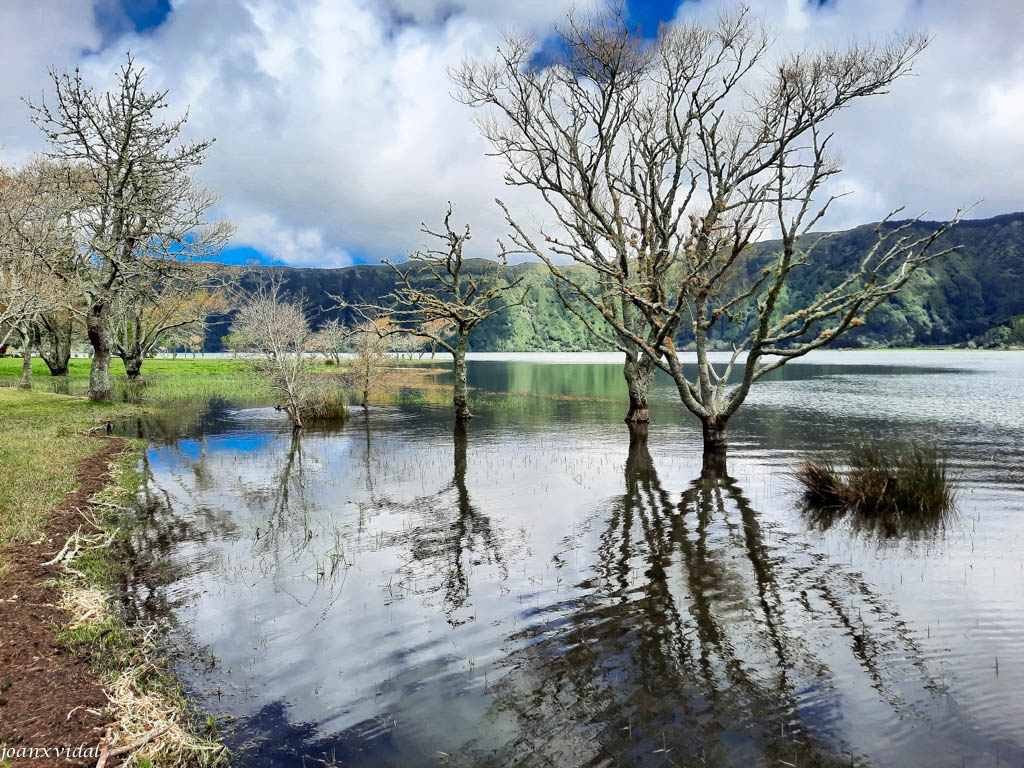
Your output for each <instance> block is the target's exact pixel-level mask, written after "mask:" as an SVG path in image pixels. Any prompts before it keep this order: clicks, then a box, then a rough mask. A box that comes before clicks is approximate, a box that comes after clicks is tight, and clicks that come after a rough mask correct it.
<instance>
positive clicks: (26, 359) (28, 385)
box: [18, 331, 32, 389]
mask: <svg viewBox="0 0 1024 768" xmlns="http://www.w3.org/2000/svg"><path fill="white" fill-rule="evenodd" d="M18 389H32V334H31V333H29V332H27V331H26V332H23V333H22V334H21V383H20V384H19V385H18Z"/></svg>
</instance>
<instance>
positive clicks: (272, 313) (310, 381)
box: [231, 280, 325, 429]
mask: <svg viewBox="0 0 1024 768" xmlns="http://www.w3.org/2000/svg"><path fill="white" fill-rule="evenodd" d="M231 335H232V337H233V338H234V339H235V343H236V344H238V345H239V347H240V348H241V349H244V350H247V351H249V352H251V353H253V354H254V357H253V360H252V363H253V368H254V370H255V371H256V373H257V374H258V375H259V376H261V377H262V378H263V379H265V380H266V381H267V383H268V384H269V385H270V387H271V389H273V390H274V391H275V392H277V393H278V395H279V396H280V399H281V400H282V405H281V406H280V407H282V408H283V410H284V411H285V412H286V413H287V414H288V418H289V419H291V421H292V425H293V426H294V427H295V429H302V427H303V417H304V416H307V415H309V414H310V413H311V412H315V411H316V410H317V408H318V407H319V406H320V405H322V403H323V401H324V399H325V391H324V387H323V386H322V384H321V383H320V382H318V381H317V380H316V378H315V375H314V374H313V372H312V371H311V370H310V354H309V353H310V352H311V350H312V348H313V332H312V330H311V329H310V327H309V320H308V318H307V316H306V308H305V306H304V305H303V302H302V301H287V300H286V299H284V298H283V296H282V292H281V284H280V282H279V281H276V280H272V281H270V282H269V283H263V284H261V285H259V286H258V287H257V288H256V289H255V290H254V291H252V292H251V293H249V294H247V295H245V296H244V297H243V301H242V306H241V308H240V309H239V310H238V313H237V314H236V315H235V319H234V322H233V323H232V324H231Z"/></svg>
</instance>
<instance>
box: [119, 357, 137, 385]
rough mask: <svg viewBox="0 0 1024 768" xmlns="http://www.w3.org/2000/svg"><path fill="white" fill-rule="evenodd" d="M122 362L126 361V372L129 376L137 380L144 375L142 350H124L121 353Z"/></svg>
mask: <svg viewBox="0 0 1024 768" xmlns="http://www.w3.org/2000/svg"><path fill="white" fill-rule="evenodd" d="M119 356H120V358H121V362H123V363H124V372H125V373H126V374H128V378H129V379H131V380H133V381H134V380H136V379H138V378H140V377H141V376H142V352H141V351H139V352H136V351H134V350H133V351H132V352H124V353H122V354H121V355H119Z"/></svg>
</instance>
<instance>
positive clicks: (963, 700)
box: [124, 351, 1024, 766]
mask: <svg viewBox="0 0 1024 768" xmlns="http://www.w3.org/2000/svg"><path fill="white" fill-rule="evenodd" d="M440 382H441V383H444V382H445V379H444V378H443V377H442V378H441V379H440ZM470 386H471V387H473V388H474V391H473V393H472V395H473V403H472V406H473V411H474V413H475V414H476V418H475V419H474V420H473V421H472V422H471V423H470V424H469V425H468V428H466V429H465V430H464V431H460V430H458V429H455V428H454V426H453V423H452V417H451V412H450V409H449V408H445V407H440V406H438V405H432V404H431V403H432V402H434V403H436V402H438V397H437V396H436V394H435V396H433V397H431V396H426V395H424V394H423V393H418V392H417V391H415V390H409V391H406V392H405V393H403V395H402V397H401V398H400V399H397V400H396V401H395V402H394V404H391V405H381V406H376V407H372V408H371V409H370V410H369V412H368V413H366V414H364V413H363V412H362V411H361V410H360V409H358V408H356V409H353V412H352V417H351V418H350V419H349V420H348V421H347V422H346V423H344V424H343V425H339V426H335V427H331V428H316V427H314V428H310V429H307V430H305V431H304V432H303V433H302V435H301V436H300V437H299V438H297V439H293V438H292V435H291V431H290V429H289V427H288V424H287V422H286V420H285V418H284V416H283V414H281V413H278V412H276V411H274V410H273V409H271V408H242V407H236V406H232V404H231V403H225V402H215V403H212V404H211V405H210V406H209V408H207V409H204V410H203V411H201V412H197V413H182V414H181V422H180V423H177V422H174V423H169V422H168V421H167V420H164V421H162V422H160V423H148V424H147V423H142V424H139V425H134V426H132V425H129V426H130V427H131V428H132V429H134V428H136V427H137V428H138V429H140V430H141V432H142V433H143V434H145V435H146V436H147V437H148V438H149V439H150V440H151V441H152V445H151V447H150V449H149V450H148V451H147V453H146V457H145V462H144V469H145V473H146V480H145V486H144V489H143V492H142V495H141V498H140V505H141V509H142V512H141V514H140V517H139V522H138V528H137V529H136V531H135V532H134V534H133V537H132V541H131V544H130V547H129V549H130V552H129V553H128V555H129V559H130V564H131V572H130V574H129V577H128V579H127V582H126V586H125V594H124V600H125V605H126V607H127V609H128V610H129V612H130V614H131V615H132V616H134V617H137V618H141V619H146V620H150V619H156V620H159V621H161V622H163V623H165V624H167V625H168V626H169V627H170V634H169V645H170V646H171V647H173V648H174V649H177V650H178V651H179V653H180V661H179V671H180V673H181V675H182V678H183V680H184V682H185V684H186V685H187V687H188V688H189V690H190V691H191V692H192V694H193V695H194V696H195V698H196V699H197V701H198V703H199V704H200V705H201V706H203V707H204V708H206V709H207V710H209V711H210V712H212V713H213V714H214V715H215V716H217V717H218V718H219V723H220V729H221V732H222V733H225V734H227V741H228V743H229V745H230V746H231V747H232V749H234V750H235V751H236V753H237V754H238V757H239V764H240V765H243V766H286V765H287V766H293V765H294V766H301V765H306V766H310V765H335V764H337V765H344V766H421V765H422V766H437V765H449V764H450V765H459V766H661V765H665V766H669V765H684V766H698V765H699V766H704V765H709V766H730V765H736V766H746V765H772V766H780V765H789V766H818V765H836V766H849V765H858V766H860V765H871V766H989V765H992V766H995V765H1011V766H1022V765H1024V694H1022V691H1024V610H1022V609H1024V547H1022V545H1024V408H1022V407H1021V403H1024V354H1021V353H1014V352H1002V353H984V352H902V351H899V352H894V351H886V352H826V353H819V354H816V355H813V356H812V357H810V358H808V359H805V360H800V361H797V362H794V363H792V364H790V365H789V366H788V367H786V368H785V369H783V370H782V371H780V372H779V374H778V375H776V376H774V377H773V378H771V379H770V380H767V381H764V382H762V383H760V384H758V385H757V386H756V387H755V388H754V390H753V392H752V394H751V397H750V398H749V400H748V402H747V404H746V405H745V406H744V407H743V409H741V411H740V412H739V413H738V414H737V416H736V417H734V418H733V420H732V422H731V423H730V454H729V459H728V469H727V474H725V475H707V474H705V475H704V476H702V465H701V442H700V427H699V423H698V422H697V420H696V419H695V418H693V417H692V416H690V415H689V414H687V413H686V412H685V411H684V409H683V408H682V407H681V405H680V404H679V402H678V396H677V395H676V393H675V391H674V389H672V388H671V386H670V382H668V380H667V379H666V380H661V379H659V380H658V382H657V383H656V387H655V390H654V392H653V394H652V397H651V417H652V422H653V423H652V425H651V428H650V433H649V437H648V438H647V439H646V441H645V440H642V439H639V438H636V437H633V438H632V439H631V435H630V432H629V430H628V429H627V427H626V425H624V424H623V423H622V421H621V419H622V417H623V416H624V415H625V411H626V400H625V386H624V384H623V381H622V374H621V364H620V363H619V358H618V356H617V355H579V356H574V355H532V356H531V355H504V356H498V355H480V356H477V359H475V360H473V359H472V358H471V363H470ZM125 428H126V429H127V428H128V427H125ZM908 439H919V440H926V441H929V442H931V443H934V444H936V445H937V446H939V447H940V448H941V449H943V450H945V451H947V452H948V454H949V456H950V463H951V465H952V467H953V469H954V470H955V472H956V474H957V475H958V477H959V491H958V493H959V498H958V512H957V513H956V515H955V516H953V517H952V518H951V519H950V520H948V521H947V522H946V523H945V524H943V525H939V526H936V527H935V528H934V529H931V530H919V531H914V532H912V533H905V534H903V535H897V536H892V537H885V536H883V535H882V534H880V533H878V532H871V531H866V530H862V529H857V528H854V527H852V526H851V525H850V524H849V523H840V524H837V525H832V526H827V525H823V524H822V523H821V522H820V521H818V520H816V519H815V518H814V517H813V516H811V515H809V514H807V513H806V512H805V511H803V509H802V506H801V501H800V494H799V492H798V490H797V488H796V487H795V485H794V482H793V481H792V480H791V479H790V478H789V475H788V473H790V472H792V470H793V469H794V468H795V467H796V466H797V464H798V463H799V461H800V460H801V459H802V458H805V457H807V456H809V455H818V456H820V455H832V454H834V453H835V452H837V451H840V450H842V449H843V448H844V447H848V446H849V445H851V444H853V443H856V442H858V441H863V440H874V441H881V442H887V441H896V440H908Z"/></svg>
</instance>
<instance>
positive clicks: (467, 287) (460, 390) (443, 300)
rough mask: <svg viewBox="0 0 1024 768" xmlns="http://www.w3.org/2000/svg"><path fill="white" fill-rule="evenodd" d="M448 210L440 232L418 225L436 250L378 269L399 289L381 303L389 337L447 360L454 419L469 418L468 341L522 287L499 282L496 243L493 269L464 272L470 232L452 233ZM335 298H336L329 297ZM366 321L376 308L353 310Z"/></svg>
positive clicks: (501, 256)
mask: <svg viewBox="0 0 1024 768" xmlns="http://www.w3.org/2000/svg"><path fill="white" fill-rule="evenodd" d="M451 218H452V206H451V203H449V204H448V212H447V213H446V214H445V217H444V231H443V232H435V231H433V230H431V229H430V228H428V227H427V225H426V224H424V225H423V226H422V227H421V231H422V232H423V233H424V234H426V235H428V236H429V237H431V238H433V239H435V240H437V241H440V245H439V246H438V247H436V248H431V247H430V246H427V247H426V248H425V249H423V250H421V251H417V252H416V253H414V254H412V256H410V258H409V261H408V262H406V263H405V264H404V265H398V264H393V263H391V262H390V261H387V260H386V259H385V261H384V263H385V264H388V265H389V266H390V267H391V268H392V269H394V271H395V274H397V275H398V279H399V287H398V288H396V289H395V290H394V291H393V292H392V293H390V294H388V295H387V296H385V297H384V298H383V299H382V303H383V304H384V310H383V311H384V313H385V315H386V317H387V318H389V319H390V320H391V321H392V323H393V324H394V325H393V329H392V330H391V331H390V333H403V332H406V333H410V334H412V335H414V336H418V337H420V338H423V339H427V340H428V341H429V342H430V343H431V344H432V345H436V346H438V347H440V348H441V349H444V350H446V351H447V352H449V353H450V354H451V356H452V368H453V373H454V378H455V388H454V394H453V395H452V403H453V404H454V406H455V419H456V420H457V421H467V420H469V419H472V418H473V414H472V413H470V411H469V404H468V400H467V384H466V352H467V351H468V350H469V337H470V335H471V334H472V333H473V331H474V330H475V329H476V328H477V327H478V326H479V325H480V324H481V323H482V322H484V321H485V320H487V319H488V318H490V317H493V316H494V315H496V314H498V313H499V312H504V311H505V310H506V309H509V308H511V307H515V306H519V305H521V304H522V303H523V301H524V300H525V299H526V291H525V290H516V289H517V287H518V286H519V284H520V283H521V282H522V281H523V277H522V276H519V277H517V278H514V279H512V280H508V279H507V278H506V276H505V274H506V270H505V268H506V266H507V263H508V256H509V255H511V254H512V253H514V251H509V250H508V249H506V248H505V246H504V245H503V244H502V243H501V241H498V254H497V263H496V264H487V265H486V266H484V267H483V268H482V269H481V270H480V271H470V270H466V271H465V272H464V270H463V268H464V267H465V258H464V256H463V249H464V248H465V245H466V243H467V242H469V240H470V238H471V234H470V228H469V225H468V224H467V225H466V226H465V228H464V229H463V230H462V231H461V232H458V231H456V230H454V229H453V228H452V225H451ZM333 298H337V297H333ZM352 308H354V309H355V310H356V311H357V312H359V313H360V314H362V315H363V317H368V316H370V315H372V314H374V313H378V312H380V311H381V308H380V307H377V306H375V305H374V306H354V307H352Z"/></svg>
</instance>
